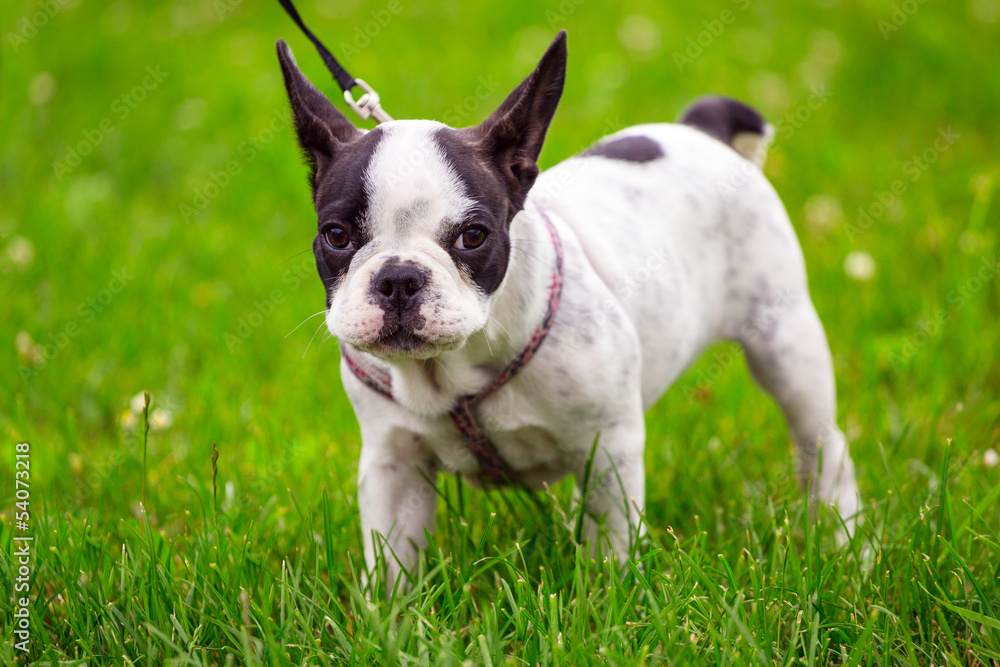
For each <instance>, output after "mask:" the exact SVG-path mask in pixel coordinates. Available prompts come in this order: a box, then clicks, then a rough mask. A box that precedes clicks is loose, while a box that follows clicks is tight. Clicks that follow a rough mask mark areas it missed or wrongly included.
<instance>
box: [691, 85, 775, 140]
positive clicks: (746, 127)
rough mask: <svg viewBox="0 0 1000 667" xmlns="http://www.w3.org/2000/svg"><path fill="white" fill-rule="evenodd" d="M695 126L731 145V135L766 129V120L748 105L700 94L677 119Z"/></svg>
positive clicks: (717, 96) (763, 131) (718, 96)
mask: <svg viewBox="0 0 1000 667" xmlns="http://www.w3.org/2000/svg"><path fill="white" fill-rule="evenodd" d="M677 122H679V123H683V124H684V125H690V126H691V127H696V128H698V129H699V130H701V131H702V132H704V133H705V134H709V135H711V136H713V137H715V138H716V139H718V140H719V141H721V142H723V143H725V144H728V145H729V146H732V145H733V137H735V136H736V135H737V134H741V133H743V132H749V133H751V134H759V135H761V136H763V135H764V133H765V132H767V121H765V120H764V117H763V116H761V115H760V113H759V112H758V111H757V110H756V109H754V108H753V107H751V106H747V105H746V104H743V102H740V101H739V100H734V99H732V98H731V97H722V96H721V95H709V96H706V97H700V98H698V99H697V100H695V101H694V103H693V104H692V105H691V106H689V107H688V108H687V109H686V110H685V111H684V113H682V114H681V117H680V119H679V120H678V121H677Z"/></svg>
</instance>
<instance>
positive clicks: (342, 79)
mask: <svg viewBox="0 0 1000 667" xmlns="http://www.w3.org/2000/svg"><path fill="white" fill-rule="evenodd" d="M278 2H279V3H281V6H282V7H284V8H285V11H286V12H288V15H289V16H290V17H292V20H293V21H295V24H296V25H297V26H299V28H300V29H301V30H302V32H303V33H305V35H306V37H308V38H309V41H311V42H312V43H313V46H315V47H316V50H317V51H318V52H319V55H320V58H322V59H323V64H324V65H326V68H327V69H328V70H330V74H332V75H333V79H334V81H336V82H337V85H338V86H340V89H341V90H343V91H344V101H345V102H347V106H349V107H351V109H353V110H354V112H355V113H357V114H358V115H359V116H361V118H363V119H365V120H367V119H368V118H374V119H375V122H376V123H384V122H386V121H389V120H392V116H390V115H389V114H387V113H386V112H385V110H384V109H383V108H382V106H381V105H380V104H379V96H378V93H376V92H375V90H374V89H373V88H372V87H371V86H369V85H368V84H367V83H365V82H364V80H363V79H355V78H354V77H353V76H351V75H350V73H348V71H347V70H346V69H344V66H343V65H341V64H340V63H339V62H337V59H336V58H334V57H333V54H332V53H330V50H329V49H327V48H326V46H324V45H323V42H321V41H319V38H318V37H316V35H314V34H313V32H312V30H310V29H309V28H307V27H306V24H305V23H304V22H303V21H302V17H301V16H299V12H298V10H296V9H295V5H293V4H292V0H278ZM355 86H357V87H358V88H361V90H363V91H365V93H364V95H362V96H361V97H360V98H358V100H357V101H355V100H354V96H353V95H352V94H351V90H353V89H354V87H355Z"/></svg>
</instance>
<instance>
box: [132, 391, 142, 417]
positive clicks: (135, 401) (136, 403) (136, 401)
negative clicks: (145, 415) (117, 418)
mask: <svg viewBox="0 0 1000 667" xmlns="http://www.w3.org/2000/svg"><path fill="white" fill-rule="evenodd" d="M145 394H146V392H144V391H140V392H139V393H138V394H136V395H135V396H133V397H132V400H131V401H129V402H128V407H129V410H131V411H132V412H134V413H135V414H137V415H141V414H142V411H143V409H144V408H145V407H146V396H145Z"/></svg>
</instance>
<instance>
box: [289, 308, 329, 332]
mask: <svg viewBox="0 0 1000 667" xmlns="http://www.w3.org/2000/svg"><path fill="white" fill-rule="evenodd" d="M324 313H326V310H325V309H324V310H321V311H319V312H318V313H313V314H312V315H310V316H309V317H307V318H306V319H304V320H302V321H301V322H299V325H298V326H297V327H295V328H294V329H292V330H291V331H289V332H288V333H286V334H285V338H288V337H289V336H291V335H292V334H293V333H295V332H296V331H298V330H299V329H300V328H301V327H302V325H303V324H305V323H306V322H308V321H309V320H311V319H312V318H314V317H316V316H317V315H323V314H324Z"/></svg>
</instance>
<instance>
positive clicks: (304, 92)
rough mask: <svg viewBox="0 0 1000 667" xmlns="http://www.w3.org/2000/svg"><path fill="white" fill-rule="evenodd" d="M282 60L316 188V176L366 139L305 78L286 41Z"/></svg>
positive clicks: (281, 50) (280, 44)
mask: <svg viewBox="0 0 1000 667" xmlns="http://www.w3.org/2000/svg"><path fill="white" fill-rule="evenodd" d="M278 60H279V61H280V62H281V72H282V74H284V77H285V88H286V89H287V90H288V99H289V101H290V102H291V103H292V113H293V114H294V116H295V133H296V134H297V135H298V138H299V145H300V146H302V150H303V151H305V154H306V159H307V161H308V163H309V168H310V170H311V171H310V174H309V182H310V183H312V185H313V187H314V188H315V187H316V183H317V180H316V177H317V175H319V174H322V173H323V172H324V171H325V170H326V168H327V167H328V166H329V165H330V163H332V162H333V161H334V160H335V159H336V157H337V153H338V151H340V150H342V149H343V147H344V146H345V145H346V144H348V143H350V142H352V141H354V140H355V139H357V138H358V137H360V136H362V134H363V133H362V132H361V130H359V129H358V128H356V127H354V125H353V124H352V123H351V121H349V120H347V118H346V117H345V116H344V114H342V113H340V112H339V111H337V108H336V107H334V106H333V104H331V103H330V100H328V99H327V98H326V95H324V94H323V93H321V92H320V91H319V90H317V88H316V86H314V85H312V83H311V82H310V81H309V79H307V78H306V77H305V75H304V74H302V72H301V71H300V70H299V66H298V65H297V64H296V63H295V56H293V55H292V50H291V49H290V48H288V44H286V43H285V40H283V39H279V40H278Z"/></svg>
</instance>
